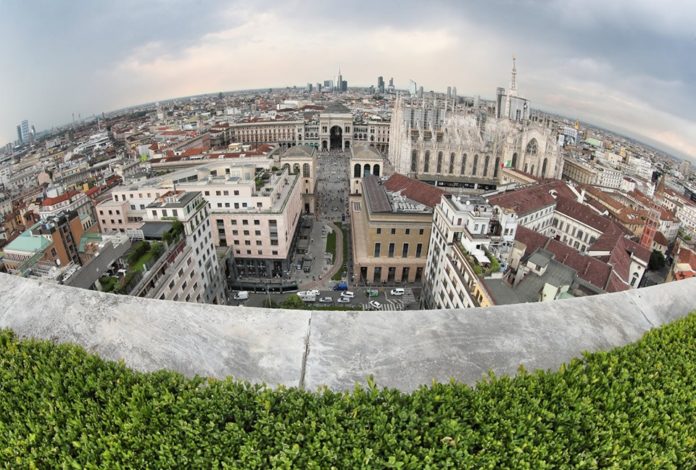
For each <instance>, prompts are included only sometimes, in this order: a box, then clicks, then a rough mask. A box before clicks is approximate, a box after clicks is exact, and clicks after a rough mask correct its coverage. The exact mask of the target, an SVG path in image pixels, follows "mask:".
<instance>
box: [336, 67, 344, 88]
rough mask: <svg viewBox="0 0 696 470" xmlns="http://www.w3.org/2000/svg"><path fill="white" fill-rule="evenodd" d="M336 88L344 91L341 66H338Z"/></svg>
mask: <svg viewBox="0 0 696 470" xmlns="http://www.w3.org/2000/svg"><path fill="white" fill-rule="evenodd" d="M336 90H337V91H339V92H341V91H343V75H341V66H340V65H339V66H338V75H336Z"/></svg>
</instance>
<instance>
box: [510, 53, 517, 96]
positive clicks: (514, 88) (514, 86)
mask: <svg viewBox="0 0 696 470" xmlns="http://www.w3.org/2000/svg"><path fill="white" fill-rule="evenodd" d="M510 90H511V91H517V67H516V65H515V56H512V79H511V80H510Z"/></svg>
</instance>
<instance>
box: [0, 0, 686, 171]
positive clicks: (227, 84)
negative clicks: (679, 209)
mask: <svg viewBox="0 0 696 470" xmlns="http://www.w3.org/2000/svg"><path fill="white" fill-rule="evenodd" d="M178 3H179V2H166V3H164V2H163V3H153V4H145V5H141V4H139V3H128V2H125V3H120V4H119V5H118V6H116V5H107V4H99V5H92V4H90V3H86V2H74V3H69V4H61V5H54V4H52V3H48V2H46V3H44V2H36V3H30V4H29V6H27V5H26V4H3V5H2V6H0V31H2V33H0V34H1V35H2V39H3V40H2V41H0V44H2V46H0V48H2V49H0V51H2V55H3V57H4V58H5V60H6V63H9V64H12V66H10V67H8V68H7V71H6V73H5V74H3V76H2V77H0V88H2V89H3V90H5V95H6V99H3V101H4V105H5V106H4V109H3V113H2V115H1V116H0V142H3V143H4V142H9V141H13V140H15V136H14V134H15V133H16V132H15V129H16V125H17V123H19V122H21V121H22V120H23V119H28V120H29V121H30V122H32V123H36V127H37V129H46V128H50V127H52V126H56V125H61V124H65V123H67V122H69V121H70V119H71V116H72V114H73V113H75V115H76V116H77V115H78V114H81V115H82V116H86V115H90V114H98V113H101V112H109V111H112V110H115V109H119V108H123V107H128V106H133V105H137V104H140V103H146V102H153V101H157V100H164V99H169V98H174V97H178V96H188V95H196V94H202V93H214V92H217V91H233V90H240V89H255V88H265V87H283V86H293V85H297V86H302V84H304V83H307V82H317V81H319V80H323V79H326V78H330V77H332V75H333V74H334V73H335V71H336V69H337V66H338V64H339V63H340V66H341V70H342V72H343V75H344V77H345V78H346V79H347V80H348V82H349V84H350V85H351V86H356V85H357V86H360V85H376V81H377V76H384V77H385V81H386V80H388V78H389V77H392V76H393V77H395V82H396V85H397V87H398V88H406V87H407V84H408V80H409V79H413V80H415V81H416V82H418V83H419V85H420V84H422V85H423V86H424V88H425V89H426V91H427V90H436V91H444V90H445V89H446V87H447V86H449V85H452V86H456V87H457V90H458V94H459V95H466V96H476V95H480V96H482V97H483V98H488V99H492V98H493V96H494V93H495V88H496V87H498V86H503V87H506V88H507V87H508V86H509V83H508V82H509V76H510V75H509V70H510V66H511V61H510V59H511V56H512V55H515V56H516V57H517V58H518V61H517V68H518V82H519V83H518V88H519V90H520V93H521V94H522V95H524V96H525V97H527V98H529V99H530V100H531V101H532V105H533V107H535V108H540V109H543V110H547V111H551V112H556V113H559V114H561V115H564V116H567V117H569V118H578V119H581V120H584V121H587V122H590V123H593V124H596V125H600V126H603V127H607V128H608V129H612V130H616V131H619V132H622V133H625V134H627V135H629V136H631V137H634V138H637V139H639V140H644V141H645V142H646V143H649V144H653V145H655V146H657V147H659V148H663V149H665V150H667V151H669V152H670V153H672V154H674V155H675V156H679V157H684V156H689V157H690V158H691V160H692V161H696V160H695V159H696V144H694V143H693V142H695V141H696V111H695V110H696V106H694V104H696V96H694V95H693V93H690V90H692V89H693V86H694V83H695V82H696V65H695V64H694V63H693V62H692V61H690V56H689V53H690V51H692V50H693V46H694V45H696V36H695V35H694V32H693V27H692V26H691V25H690V23H692V22H693V20H694V18H696V7H694V6H691V5H686V4H684V5H682V2H678V1H673V2H662V3H661V4H659V5H653V4H651V2H630V3H629V2H613V3H612V4H611V5H606V4H604V3H600V2H596V1H589V2H584V3H583V4H582V5H566V4H563V3H562V2H555V1H552V2H528V3H525V5H524V6H522V5H516V4H510V3H508V2H491V3H490V4H487V5H477V4H469V3H467V4H466V5H452V4H450V3H448V2H435V3H434V4H433V6H429V8H428V9H427V10H424V9H423V8H421V5H420V4H415V3H408V2H407V3H403V2H400V3H399V4H398V8H396V6H395V5H392V4H389V3H385V4H378V5H375V4H367V3H366V2H356V3H354V4H353V5H349V6H344V7H342V8H340V9H339V8H338V5H337V4H334V3H332V2H323V3H317V4H312V5H311V6H307V5H305V4H302V5H300V4H297V3H292V2H291V3H285V4H283V5H282V6H278V5H274V4H273V3H272V2H264V3H261V4H256V5H255V9H253V10H252V9H248V8H245V7H244V6H243V5H242V4H239V3H237V4H235V3H229V2H224V3H221V2H216V1H203V2H199V3H198V4H197V5H196V7H195V12H194V13H195V14H192V8H193V7H191V6H189V5H188V4H178ZM366 12H368V13H366ZM155 19H156V20H155ZM521 19H522V20H521ZM337 36H340V38H337ZM521 38H524V39H523V40H520V39H521ZM337 39H340V40H337ZM318 59H320V60H318ZM8 91H11V92H8Z"/></svg>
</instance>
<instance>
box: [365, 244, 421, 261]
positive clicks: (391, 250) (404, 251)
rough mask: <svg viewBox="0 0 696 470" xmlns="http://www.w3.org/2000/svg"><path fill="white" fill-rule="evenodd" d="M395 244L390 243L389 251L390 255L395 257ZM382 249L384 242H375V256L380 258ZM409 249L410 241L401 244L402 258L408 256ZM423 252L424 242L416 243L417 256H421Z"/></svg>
mask: <svg viewBox="0 0 696 470" xmlns="http://www.w3.org/2000/svg"><path fill="white" fill-rule="evenodd" d="M395 247H396V246H395V244H394V243H390V244H389V251H388V257H389V258H393V257H394V250H395ZM381 251H382V244H381V243H379V242H377V243H375V250H374V257H375V258H379V257H380V256H381ZM408 251H409V245H408V243H404V244H403V245H402V246H401V257H402V258H408ZM422 252H423V244H422V243H419V244H418V245H416V258H420V257H421V255H422Z"/></svg>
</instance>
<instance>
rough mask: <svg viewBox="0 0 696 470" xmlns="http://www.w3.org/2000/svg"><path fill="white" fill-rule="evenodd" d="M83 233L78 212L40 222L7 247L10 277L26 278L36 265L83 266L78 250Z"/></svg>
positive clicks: (7, 267) (5, 259)
mask: <svg viewBox="0 0 696 470" xmlns="http://www.w3.org/2000/svg"><path fill="white" fill-rule="evenodd" d="M83 233H84V230H83V227H82V223H81V221H80V217H79V215H78V214H77V212H75V211H70V212H64V213H60V214H58V215H54V216H51V217H49V218H47V219H45V220H41V221H40V222H37V223H36V224H34V225H33V226H32V227H31V228H29V229H28V230H26V231H24V232H22V234H21V235H19V236H18V237H17V238H15V239H14V240H13V241H11V242H10V243H9V244H8V245H7V246H5V247H4V249H3V251H4V253H5V257H4V264H5V267H6V269H7V271H8V272H9V273H10V274H20V275H24V274H26V273H28V272H29V271H30V270H31V269H32V268H33V267H34V266H36V265H37V264H42V265H47V266H51V265H52V266H67V265H68V264H71V263H73V264H76V265H80V264H81V261H80V256H79V253H78V247H79V245H80V240H81V238H82V234H83Z"/></svg>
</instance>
